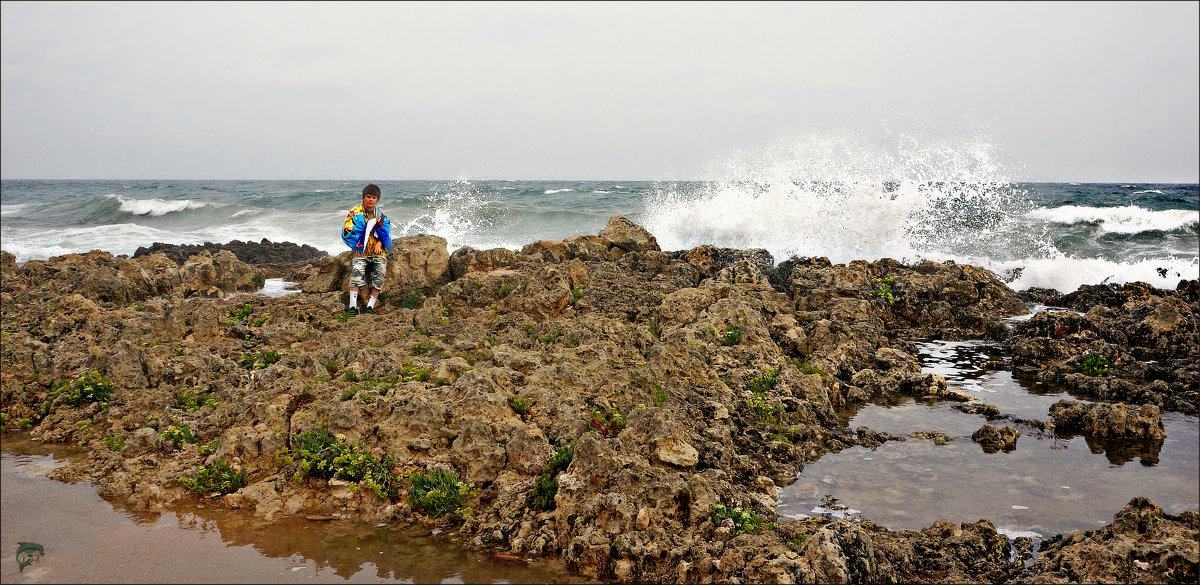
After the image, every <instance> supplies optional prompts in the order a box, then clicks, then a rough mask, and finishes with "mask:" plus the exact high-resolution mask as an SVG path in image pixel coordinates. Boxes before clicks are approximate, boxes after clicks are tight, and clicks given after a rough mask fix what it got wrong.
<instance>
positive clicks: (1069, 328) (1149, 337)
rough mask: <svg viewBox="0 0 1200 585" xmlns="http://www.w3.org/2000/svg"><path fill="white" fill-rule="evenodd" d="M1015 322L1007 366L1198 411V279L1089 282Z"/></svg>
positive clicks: (1103, 394)
mask: <svg viewBox="0 0 1200 585" xmlns="http://www.w3.org/2000/svg"><path fill="white" fill-rule="evenodd" d="M1042 300H1048V301H1053V302H1054V303H1055V304H1057V305H1059V306H1063V307H1067V308H1070V309H1073V311H1053V312H1041V313H1038V314H1037V315H1034V316H1033V318H1031V319H1028V320H1026V321H1023V322H1019V323H1017V324H1016V325H1015V326H1014V327H1013V334H1012V339H1011V340H1010V341H1009V344H1008V345H1009V347H1010V349H1011V352H1012V355H1013V359H1012V366H1013V372H1014V374H1017V375H1023V376H1027V377H1035V378H1038V379H1040V380H1044V381H1047V382H1051V383H1054V384H1058V385H1061V386H1065V387H1067V388H1070V389H1071V390H1073V391H1075V392H1077V393H1079V394H1081V395H1083V396H1087V397H1090V398H1096V399H1101V400H1108V401H1119V402H1126V403H1130V404H1153V405H1156V406H1159V407H1160V408H1163V409H1166V410H1174V411H1178V412H1183V413H1187V414H1196V413H1197V412H1198V411H1200V329H1198V328H1197V325H1198V321H1197V319H1198V318H1200V284H1198V282H1197V281H1195V280H1189V281H1180V283H1179V285H1178V286H1177V287H1176V289H1175V290H1162V289H1156V288H1153V287H1150V286H1149V285H1146V284H1145V283H1138V282H1135V283H1130V284H1125V285H1120V286H1116V285H1088V286H1083V287H1080V289H1079V290H1078V291H1076V292H1074V293H1071V294H1068V295H1063V296H1061V297H1053V298H1043V299H1042Z"/></svg>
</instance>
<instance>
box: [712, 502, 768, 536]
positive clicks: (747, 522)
mask: <svg viewBox="0 0 1200 585" xmlns="http://www.w3.org/2000/svg"><path fill="white" fill-rule="evenodd" d="M710 516H711V517H712V522H713V526H717V527H719V526H721V523H723V522H724V521H725V519H726V518H728V519H731V520H733V534H734V536H736V535H738V534H752V533H755V532H758V530H759V528H762V526H763V524H765V523H766V520H764V519H763V517H762V516H759V515H758V514H756V513H754V512H752V511H750V510H743V509H741V508H730V507H729V506H726V505H724V504H722V505H719V506H717V507H715V508H713V509H712V512H711V513H710Z"/></svg>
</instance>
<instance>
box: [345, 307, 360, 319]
mask: <svg viewBox="0 0 1200 585" xmlns="http://www.w3.org/2000/svg"><path fill="white" fill-rule="evenodd" d="M346 314H347V315H350V316H351V317H354V316H356V315H358V307H350V308H349V309H346Z"/></svg>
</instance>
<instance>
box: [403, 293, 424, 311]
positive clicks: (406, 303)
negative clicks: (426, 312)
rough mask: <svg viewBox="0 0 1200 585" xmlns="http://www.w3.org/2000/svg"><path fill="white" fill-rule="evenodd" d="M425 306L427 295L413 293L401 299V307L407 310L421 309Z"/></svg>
mask: <svg viewBox="0 0 1200 585" xmlns="http://www.w3.org/2000/svg"><path fill="white" fill-rule="evenodd" d="M423 304H425V295H423V294H421V293H418V292H413V293H409V294H406V295H404V296H402V297H400V306H401V307H404V308H405V309H420V308H421V305H423Z"/></svg>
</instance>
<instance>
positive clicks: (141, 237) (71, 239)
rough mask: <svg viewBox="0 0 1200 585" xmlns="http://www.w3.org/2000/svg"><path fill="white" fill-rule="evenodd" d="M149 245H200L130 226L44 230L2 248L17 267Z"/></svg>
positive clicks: (10, 237) (11, 239)
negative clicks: (67, 255) (65, 257)
mask: <svg viewBox="0 0 1200 585" xmlns="http://www.w3.org/2000/svg"><path fill="white" fill-rule="evenodd" d="M149 242H167V243H176V244H199V243H202V240H200V241H194V240H181V238H180V236H179V234H178V233H176V232H171V231H167V230H160V229H157V228H152V227H148V226H142V225H136V224H132V223H122V224H111V225H101V226H93V227H79V228H73V229H69V230H63V229H44V230H33V231H29V232H25V233H23V234H20V235H15V234H5V237H4V244H3V248H4V250H5V251H7V252H10V253H12V254H13V256H15V257H16V260H17V263H20V264H23V263H25V262H27V261H29V260H46V259H48V258H52V257H54V256H62V255H63V254H86V253H87V252H90V251H92V250H104V251H106V252H109V253H112V254H114V255H120V254H129V255H132V254H133V253H134V252H135V251H137V248H138V246H141V245H149V244H148V243H149Z"/></svg>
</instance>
